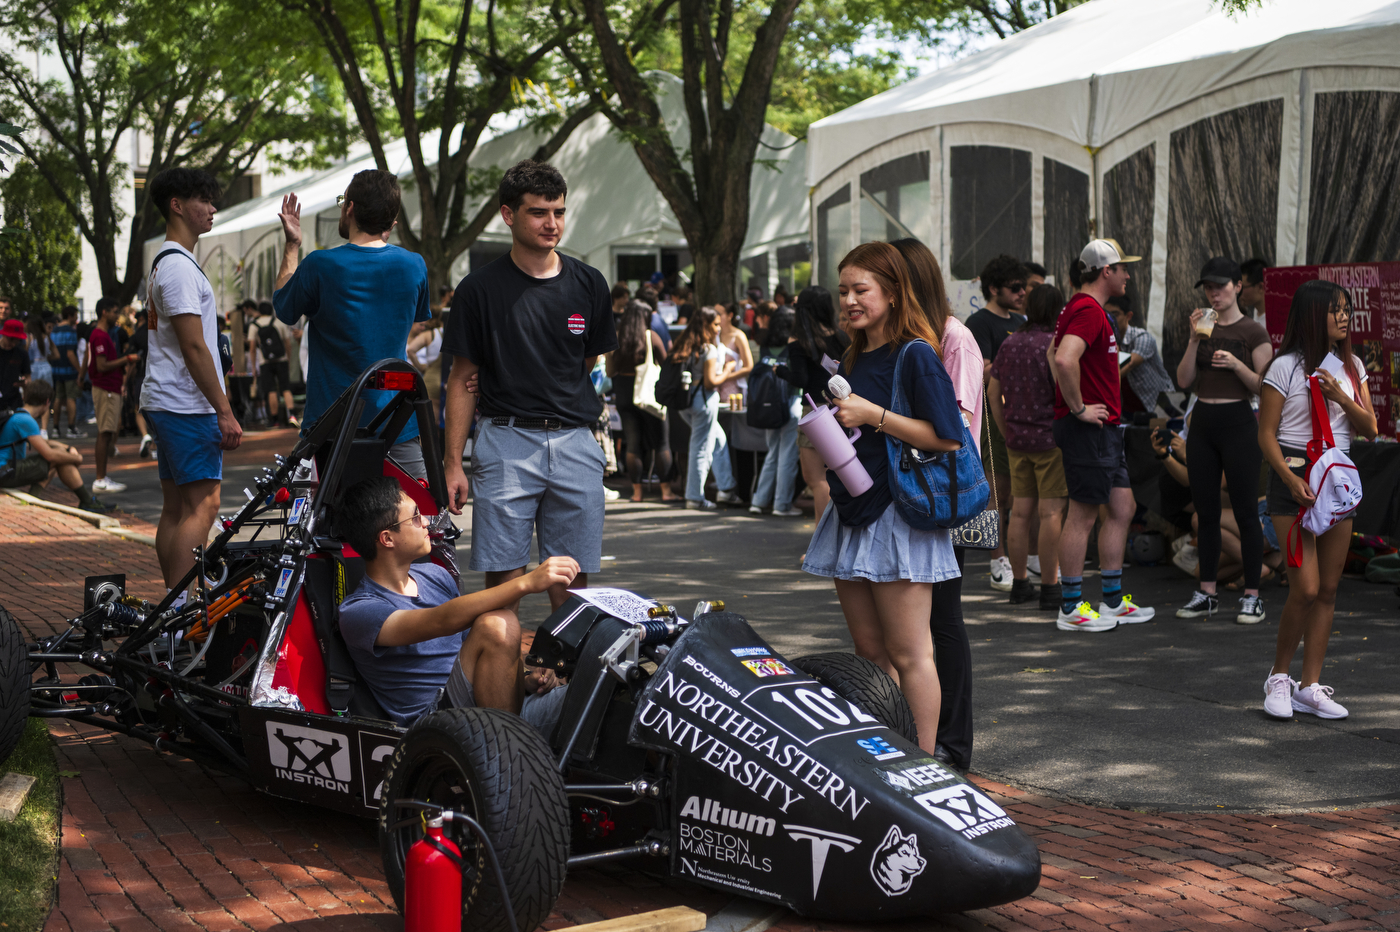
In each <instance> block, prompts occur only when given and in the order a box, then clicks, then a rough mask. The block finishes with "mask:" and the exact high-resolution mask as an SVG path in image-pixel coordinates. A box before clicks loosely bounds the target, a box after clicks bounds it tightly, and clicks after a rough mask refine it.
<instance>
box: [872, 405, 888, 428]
mask: <svg viewBox="0 0 1400 932" xmlns="http://www.w3.org/2000/svg"><path fill="white" fill-rule="evenodd" d="M888 413H889V410H888V409H886V408H881V409H880V423H878V424H876V425H875V433H877V434H880V433H884V430H885V415H886V414H888Z"/></svg>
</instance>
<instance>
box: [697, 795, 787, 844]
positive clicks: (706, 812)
mask: <svg viewBox="0 0 1400 932" xmlns="http://www.w3.org/2000/svg"><path fill="white" fill-rule="evenodd" d="M681 818H683V819H695V820H697V821H700V822H709V823H711V824H713V825H722V826H724V827H725V828H732V829H737V830H739V831H741V832H748V833H749V834H751V835H766V836H768V837H770V838H771V837H772V836H773V829H774V827H775V826H776V823H775V822H774V821H773V820H772V819H770V818H768V817H767V816H761V815H757V814H755V813H752V812H740V811H739V810H738V809H727V808H725V807H724V806H723V805H721V804H720V801H719V800H717V799H701V798H700V797H699V796H692V797H690V798H689V799H687V800H686V801H685V805H684V806H682V807H681Z"/></svg>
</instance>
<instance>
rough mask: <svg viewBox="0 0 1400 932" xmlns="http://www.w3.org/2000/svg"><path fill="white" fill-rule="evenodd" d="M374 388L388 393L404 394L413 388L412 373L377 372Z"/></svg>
mask: <svg viewBox="0 0 1400 932" xmlns="http://www.w3.org/2000/svg"><path fill="white" fill-rule="evenodd" d="M374 387H375V388H378V389H383V390H384V391H389V392H406V391H409V390H410V389H412V388H413V373H412V372H379V373H376V374H375V377H374Z"/></svg>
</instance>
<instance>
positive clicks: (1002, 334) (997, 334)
mask: <svg viewBox="0 0 1400 932" xmlns="http://www.w3.org/2000/svg"><path fill="white" fill-rule="evenodd" d="M1025 322H1026V317H1025V315H1024V314H1017V313H1016V312H1015V311H1012V312H1011V316H1010V317H1002V316H1000V315H998V314H993V313H992V312H991V311H989V310H987V309H986V308H985V307H984V308H982V310H980V311H978V312H977V313H975V314H973V315H972V316H970V317H968V319H967V329H969V330H971V331H972V335H973V336H974V337H976V338H977V347H978V349H980V350H981V351H982V358H983V359H984V360H985V361H987V362H991V361H992V360H994V359H996V358H997V350H999V349H1001V344H1002V341H1004V340H1005V339H1006V338H1007V337H1009V336H1011V334H1013V333H1015V332H1016V331H1017V330H1020V329H1021V325H1022V324H1024V323H1025Z"/></svg>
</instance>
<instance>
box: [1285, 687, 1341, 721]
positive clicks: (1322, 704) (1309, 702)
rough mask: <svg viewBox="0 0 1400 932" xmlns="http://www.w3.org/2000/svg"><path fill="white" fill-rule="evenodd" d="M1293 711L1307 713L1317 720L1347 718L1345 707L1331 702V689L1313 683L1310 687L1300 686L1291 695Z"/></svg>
mask: <svg viewBox="0 0 1400 932" xmlns="http://www.w3.org/2000/svg"><path fill="white" fill-rule="evenodd" d="M1293 710H1294V711H1295V712H1307V713H1308V714H1309V715H1316V716H1317V717H1318V718H1346V717H1347V710H1346V707H1345V706H1343V705H1342V704H1341V703H1338V702H1333V701H1332V687H1331V686H1323V685H1322V684H1320V683H1313V684H1312V685H1311V686H1302V685H1300V686H1299V687H1298V690H1297V692H1295V693H1294V694H1293Z"/></svg>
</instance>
